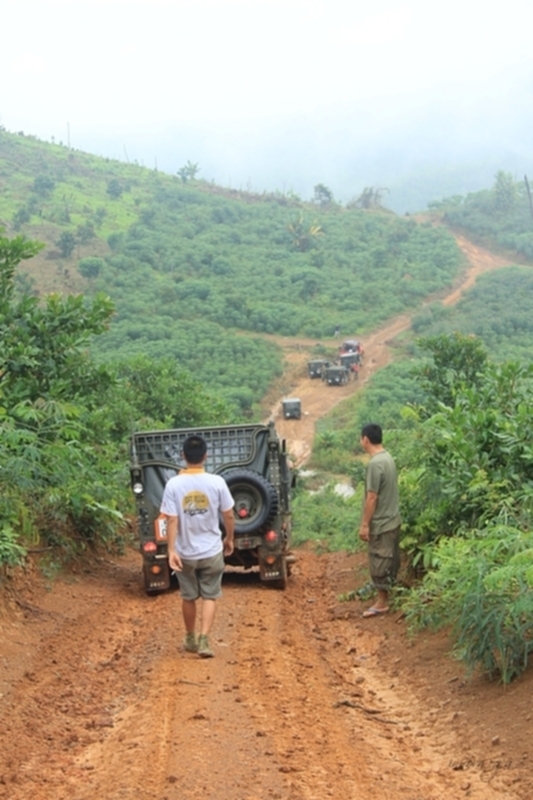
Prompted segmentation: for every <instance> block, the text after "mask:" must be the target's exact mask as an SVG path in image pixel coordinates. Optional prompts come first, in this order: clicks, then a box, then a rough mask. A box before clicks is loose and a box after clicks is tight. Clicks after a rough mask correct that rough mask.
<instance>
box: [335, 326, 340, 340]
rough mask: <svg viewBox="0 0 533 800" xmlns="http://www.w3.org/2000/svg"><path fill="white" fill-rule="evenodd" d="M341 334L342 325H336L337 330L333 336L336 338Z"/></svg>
mask: <svg viewBox="0 0 533 800" xmlns="http://www.w3.org/2000/svg"><path fill="white" fill-rule="evenodd" d="M340 335H341V327H340V325H335V330H334V332H333V336H334V337H335V338H337V337H338V336H340Z"/></svg>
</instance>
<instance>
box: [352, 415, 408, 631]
mask: <svg viewBox="0 0 533 800" xmlns="http://www.w3.org/2000/svg"><path fill="white" fill-rule="evenodd" d="M382 439H383V434H382V430H381V426H380V425H377V424H376V423H374V422H371V423H369V424H368V425H364V426H363V428H362V430H361V446H362V448H363V450H364V451H365V452H366V453H367V454H368V455H369V456H370V461H369V462H368V464H367V467H366V473H365V499H364V504H363V512H362V517H361V526H360V528H359V538H360V539H362V541H364V542H368V562H369V567H370V578H371V580H372V583H373V584H374V587H375V588H376V589H377V599H376V602H375V603H374V604H373V605H372V606H371V607H370V608H368V609H367V610H366V611H365V612H364V613H363V617H377V616H379V615H380V614H386V613H387V612H388V610H389V590H390V588H391V586H392V584H393V583H394V581H395V580H396V577H397V575H398V570H399V568H400V523H401V520H400V501H399V493H398V477H397V474H396V465H395V463H394V460H393V458H392V456H391V455H390V453H388V452H387V450H385V448H384V447H383V444H382Z"/></svg>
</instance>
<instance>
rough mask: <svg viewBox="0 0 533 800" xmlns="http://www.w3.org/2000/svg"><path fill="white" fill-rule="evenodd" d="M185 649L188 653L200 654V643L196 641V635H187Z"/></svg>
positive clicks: (184, 641) (184, 643)
mask: <svg viewBox="0 0 533 800" xmlns="http://www.w3.org/2000/svg"><path fill="white" fill-rule="evenodd" d="M183 649H184V650H185V651H186V652H187V653H197V652H198V642H197V641H196V634H194V633H187V634H185V639H184V640H183Z"/></svg>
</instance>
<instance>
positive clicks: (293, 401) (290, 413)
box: [282, 397, 302, 419]
mask: <svg viewBox="0 0 533 800" xmlns="http://www.w3.org/2000/svg"><path fill="white" fill-rule="evenodd" d="M282 407H283V416H284V418H285V419H301V418H302V403H301V400H300V398H299V397H286V398H285V400H283V401H282Z"/></svg>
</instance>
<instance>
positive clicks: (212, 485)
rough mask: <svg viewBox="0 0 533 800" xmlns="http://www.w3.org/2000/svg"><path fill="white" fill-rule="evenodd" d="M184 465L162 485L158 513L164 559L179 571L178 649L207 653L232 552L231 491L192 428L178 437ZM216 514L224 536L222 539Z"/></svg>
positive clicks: (207, 656)
mask: <svg viewBox="0 0 533 800" xmlns="http://www.w3.org/2000/svg"><path fill="white" fill-rule="evenodd" d="M183 458H184V459H185V463H186V469H183V470H181V472H180V473H179V475H176V476H174V477H173V478H171V479H170V480H169V481H168V483H167V485H166V486H165V491H164V494H163V500H162V503H161V513H162V514H166V515H167V517H168V521H167V537H168V560H169V564H170V568H171V569H172V570H175V571H176V572H178V573H179V585H180V592H181V602H182V613H183V621H184V623H185V631H186V633H185V640H184V642H183V647H184V649H185V650H186V651H187V652H189V653H198V655H199V656H200V657H201V658H212V657H213V656H214V652H213V650H212V649H211V648H210V646H209V639H208V636H209V633H210V631H211V627H212V625H213V621H214V619H215V611H216V601H217V599H218V598H219V597H220V596H221V594H222V591H221V586H222V574H223V572H224V555H227V556H229V555H231V553H232V552H233V546H234V545H233V542H234V530H235V521H234V517H233V506H234V502H233V497H232V496H231V492H230V490H229V489H228V486H227V484H226V481H225V480H224V478H222V476H220V475H213V474H211V473H208V472H206V471H205V469H204V462H205V460H206V458H207V443H206V441H205V439H204V438H203V437H202V436H198V435H196V434H193V435H192V436H189V437H187V439H185V441H184V443H183ZM219 514H220V515H221V516H222V519H223V520H224V527H225V529H226V537H225V539H224V542H222V535H221V531H220V526H219ZM199 598H202V613H201V622H200V635H199V636H198V639H197V638H196V601H197V600H198V599H199Z"/></svg>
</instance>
